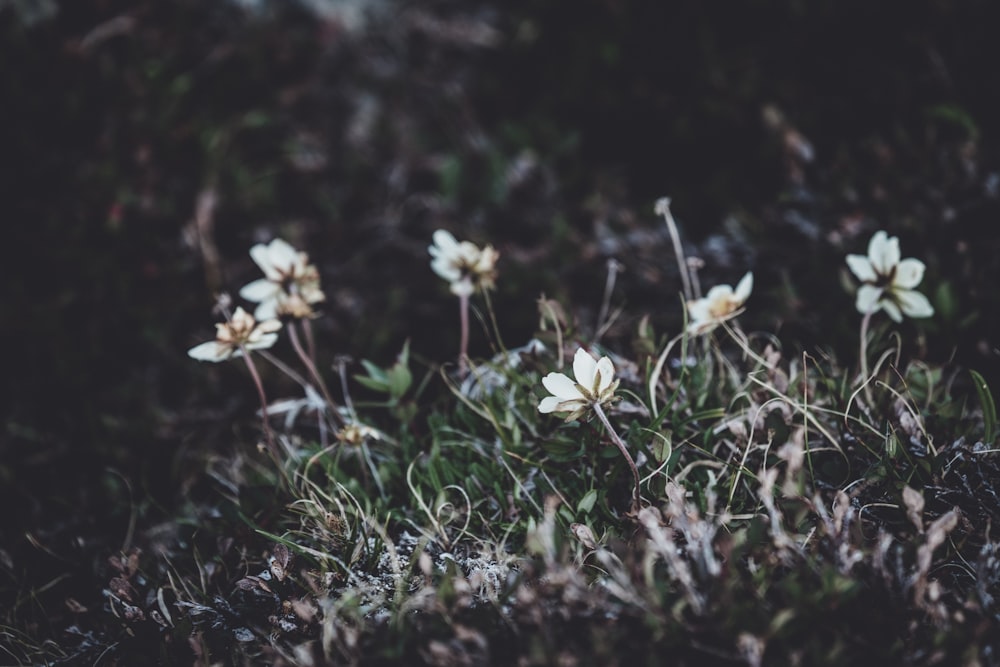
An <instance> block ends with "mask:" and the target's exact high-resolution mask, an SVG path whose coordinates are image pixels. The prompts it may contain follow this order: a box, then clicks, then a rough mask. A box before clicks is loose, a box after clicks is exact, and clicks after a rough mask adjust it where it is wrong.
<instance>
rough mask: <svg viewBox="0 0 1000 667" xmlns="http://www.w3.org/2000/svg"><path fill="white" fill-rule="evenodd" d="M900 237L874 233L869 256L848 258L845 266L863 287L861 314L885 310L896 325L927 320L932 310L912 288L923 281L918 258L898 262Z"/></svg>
mask: <svg viewBox="0 0 1000 667" xmlns="http://www.w3.org/2000/svg"><path fill="white" fill-rule="evenodd" d="M900 258H901V253H900V251H899V238H897V237H895V236H889V235H887V234H886V233H885V232H884V231H878V232H875V235H874V236H872V239H871V241H870V242H869V243H868V255H867V256H865V255H848V256H847V266H848V267H850V269H851V271H852V272H853V273H854V275H855V276H857V277H858V280H860V281H861V282H862V283H863V284H862V285H861V286H860V287H859V288H858V296H857V303H856V304H855V305H856V306H857V309H858V312H860V313H861V314H863V315H864V314H868V313H875V312H878V311H879V310H884V311H885V312H886V313H888V314H889V317H891V318H892V319H893V320H895V321H896V322H902V321H903V315H906V316H908V317H930V316H931V315H933V314H934V307H933V306H931V304H930V301H928V300H927V297H925V296H924V295H923V294H921V293H920V292H918V291H916V290H915V289H913V288H914V287H916V286H917V285H919V284H920V281H921V280H923V278H924V263H923V262H921V261H920V260H919V259H913V258H908V259H900Z"/></svg>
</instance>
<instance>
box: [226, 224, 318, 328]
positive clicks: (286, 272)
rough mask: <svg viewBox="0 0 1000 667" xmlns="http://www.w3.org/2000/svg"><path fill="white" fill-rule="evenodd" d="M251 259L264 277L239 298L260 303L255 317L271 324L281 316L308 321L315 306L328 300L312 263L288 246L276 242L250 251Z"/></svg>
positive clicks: (260, 245) (301, 253) (278, 241)
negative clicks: (273, 319) (275, 318)
mask: <svg viewBox="0 0 1000 667" xmlns="http://www.w3.org/2000/svg"><path fill="white" fill-rule="evenodd" d="M250 257H252V258H253V261H254V262H256V263H257V266H259V267H260V270H261V271H263V272H264V277H263V278H259V279H257V280H254V281H253V282H251V283H249V284H247V285H244V286H243V288H242V289H241V290H240V296H241V297H243V298H244V299H246V300H247V301H253V302H255V303H257V304H258V305H257V309H256V310H255V311H254V316H255V317H256V318H257V319H258V320H269V319H272V318H274V317H278V316H280V315H285V316H292V317H299V318H301V317H308V316H311V315H312V304H314V303H319V302H320V301H323V300H324V299H325V298H326V296H325V295H324V294H323V290H321V289H320V287H319V271H318V270H317V269H316V267H315V266H314V265H312V264H310V263H309V256H308V255H307V254H306V253H304V252H299V251H298V250H296V249H295V248H293V247H292V246H291V245H289V244H288V243H287V242H285V241H283V240H281V239H274V240H273V241H271V242H270V243H269V244H267V245H264V244H263V243H258V244H257V245H255V246H254V247H252V248H250Z"/></svg>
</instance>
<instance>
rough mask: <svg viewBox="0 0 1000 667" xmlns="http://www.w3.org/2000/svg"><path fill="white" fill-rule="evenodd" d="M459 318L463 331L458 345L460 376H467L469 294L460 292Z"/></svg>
mask: <svg viewBox="0 0 1000 667" xmlns="http://www.w3.org/2000/svg"><path fill="white" fill-rule="evenodd" d="M458 309H459V320H460V322H461V327H462V333H461V336H462V337H461V341H460V342H459V347H458V376H459V377H465V373H466V371H467V370H468V356H469V295H468V294H460V295H459V297H458Z"/></svg>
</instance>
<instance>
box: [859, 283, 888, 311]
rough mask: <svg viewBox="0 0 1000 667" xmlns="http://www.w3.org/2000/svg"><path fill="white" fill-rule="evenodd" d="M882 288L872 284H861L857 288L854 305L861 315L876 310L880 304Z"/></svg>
mask: <svg viewBox="0 0 1000 667" xmlns="http://www.w3.org/2000/svg"><path fill="white" fill-rule="evenodd" d="M881 298H882V290H881V289H880V288H878V287H875V286H874V285H862V286H861V287H859V288H858V296H857V301H856V303H855V306H857V308H858V312H859V313H861V314H862V315H865V314H867V313H868V312H869V311H870V312H873V313H874V312H877V311H878V310H879V308H881V305H880V303H879V300H880V299H881Z"/></svg>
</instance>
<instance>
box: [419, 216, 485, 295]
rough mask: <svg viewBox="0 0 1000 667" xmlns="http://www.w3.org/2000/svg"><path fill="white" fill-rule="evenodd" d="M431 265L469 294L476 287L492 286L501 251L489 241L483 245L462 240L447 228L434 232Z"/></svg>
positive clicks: (459, 292)
mask: <svg viewBox="0 0 1000 667" xmlns="http://www.w3.org/2000/svg"><path fill="white" fill-rule="evenodd" d="M428 251H430V253H431V268H432V269H433V270H434V273H436V274H438V275H439V276H441V277H442V278H444V279H445V280H447V281H448V282H449V283H450V287H451V292H452V294H455V295H457V296H470V295H471V294H472V293H473V292H475V291H476V290H477V289H492V288H493V285H494V281H495V280H496V263H497V259H499V257H500V253H498V252H497V251H496V250H494V249H493V246H491V245H487V246H486V247H485V248H482V249H480V248H479V247H478V246H476V245H475V244H473V243H470V242H469V241H462V242H459V241H457V240H456V239H455V237H454V236H452V235H451V233H450V232H448V231H445V230H444V229H439V230H437V231H436V232H434V244H433V245H431V246H430V247H429V248H428Z"/></svg>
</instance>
